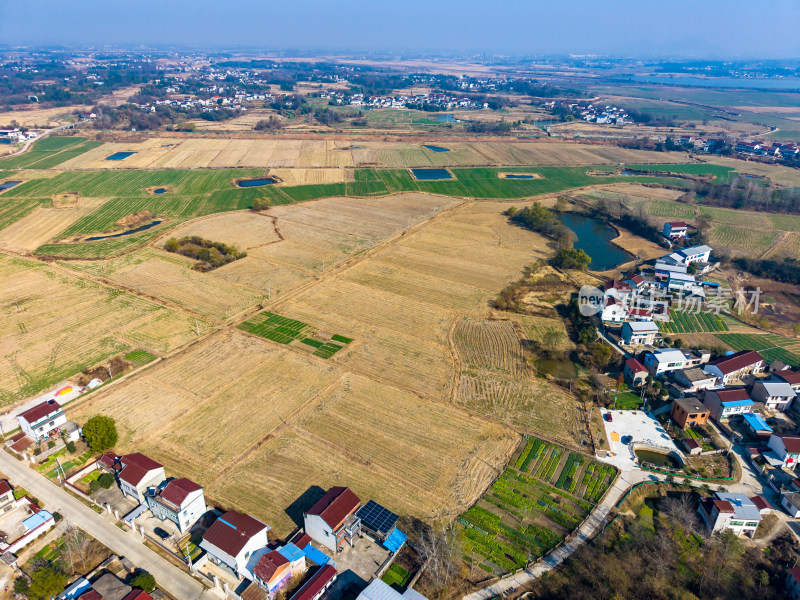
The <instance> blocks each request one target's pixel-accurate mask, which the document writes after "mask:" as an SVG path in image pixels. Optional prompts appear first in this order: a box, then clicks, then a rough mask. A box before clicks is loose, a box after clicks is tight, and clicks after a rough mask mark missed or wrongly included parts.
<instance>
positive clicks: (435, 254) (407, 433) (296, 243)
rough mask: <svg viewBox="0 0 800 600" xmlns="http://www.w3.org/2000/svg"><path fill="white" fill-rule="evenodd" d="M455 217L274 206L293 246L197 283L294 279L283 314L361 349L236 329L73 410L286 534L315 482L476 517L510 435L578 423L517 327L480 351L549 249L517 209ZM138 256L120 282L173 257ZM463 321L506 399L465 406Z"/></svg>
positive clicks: (272, 249)
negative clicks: (504, 305) (501, 300)
mask: <svg viewBox="0 0 800 600" xmlns="http://www.w3.org/2000/svg"><path fill="white" fill-rule="evenodd" d="M455 204H456V202H454V201H453V200H452V199H447V198H439V197H436V196H428V195H424V194H406V195H401V196H395V197H391V198H385V199H380V200H377V199H370V200H353V199H344V198H334V199H329V200H321V201H317V202H309V203H303V204H298V205H290V206H281V207H275V208H273V209H270V211H269V213H268V214H269V215H271V216H272V217H274V218H275V225H276V227H277V231H279V232H280V234H281V236H284V237H285V238H286V239H285V240H283V241H277V242H274V243H270V244H266V245H261V246H257V247H252V248H251V249H250V250H248V252H249V255H248V257H247V259H243V260H241V261H236V262H235V263H232V264H230V265H227V266H226V267H223V268H222V269H218V270H216V271H214V272H212V273H208V274H199V275H202V276H204V277H206V278H207V279H211V278H213V279H216V280H219V281H226V278H228V279H227V280H233V279H234V278H235V277H239V276H240V275H242V274H243V273H242V274H239V273H236V272H235V269H237V268H241V269H242V270H243V271H244V267H247V270H249V271H251V272H252V273H253V275H252V277H256V273H257V271H258V269H259V267H261V268H263V269H264V271H263V272H264V273H265V274H267V273H270V274H271V273H273V272H275V269H276V268H280V269H283V273H284V274H287V273H288V275H287V278H288V282H287V287H288V288H290V289H291V286H295V288H296V286H297V285H299V284H300V283H306V284H307V285H308V287H307V288H306V289H303V290H301V291H299V293H296V294H294V295H292V296H286V294H285V293H283V292H282V293H280V294H275V291H276V290H275V287H273V288H272V291H273V294H275V295H273V297H272V299H271V301H269V302H267V307H268V308H269V310H271V311H273V312H276V313H278V314H281V315H284V316H287V317H290V318H295V319H299V320H301V321H303V322H305V323H309V324H311V325H312V326H314V327H315V328H317V329H318V330H319V331H321V332H325V333H326V334H333V333H338V334H341V335H344V336H347V337H351V338H353V342H352V343H351V344H349V345H348V346H347V347H346V348H344V349H343V350H342V351H340V352H339V353H338V354H336V355H334V356H333V357H332V358H331V359H328V360H325V359H321V358H318V357H315V356H312V355H311V353H310V352H309V351H307V350H305V349H303V348H301V347H300V346H302V344H292V345H289V346H282V345H279V344H277V343H274V342H271V341H268V340H266V339H263V338H259V337H256V336H252V335H249V334H245V333H242V332H240V331H238V330H231V329H227V328H226V329H223V330H222V331H220V332H217V333H214V334H212V335H211V336H209V337H208V338H206V339H204V340H203V341H200V342H198V343H197V344H194V345H193V346H191V347H189V348H188V349H186V350H183V351H181V352H180V353H178V354H176V355H174V356H172V357H169V358H167V359H165V360H163V361H162V362H161V363H159V364H157V365H155V366H153V367H150V368H148V369H146V370H144V371H143V372H142V373H140V374H138V375H136V376H135V377H132V378H130V379H129V380H127V381H125V382H124V383H121V384H120V385H118V386H116V387H111V388H108V390H107V391H101V392H100V393H95V394H93V395H92V396H91V397H89V398H87V400H86V402H84V403H83V404H81V405H80V406H78V407H76V408H75V409H74V410H73V411H71V415H72V416H74V417H75V418H77V419H78V420H79V421H82V420H85V419H86V418H87V417H88V416H90V415H92V414H95V413H97V412H102V413H105V414H113V415H114V416H115V417H116V418H117V419H118V422H119V423H120V429H121V432H122V436H121V440H120V449H121V450H128V449H134V448H135V449H137V450H141V451H143V452H147V453H148V454H150V455H152V456H153V457H154V458H157V459H159V460H161V461H163V462H164V463H165V464H166V465H167V467H168V469H169V470H170V472H171V473H175V474H180V475H185V476H187V477H194V478H195V479H197V480H198V481H199V482H200V483H202V484H203V485H204V486H205V487H206V490H207V494H208V495H209V497H210V498H211V499H213V501H214V502H217V503H219V504H221V505H223V506H230V507H234V508H237V509H240V510H246V511H249V512H252V513H253V514H254V515H256V516H258V517H260V518H262V519H264V520H266V521H267V522H268V523H270V524H271V525H273V527H275V528H276V533H278V534H285V533H288V532H289V530H291V529H292V528H293V523H292V520H291V518H290V516H289V515H288V514H287V512H286V511H287V509H289V512H290V513H292V509H291V508H290V506H291V505H292V503H293V502H294V501H295V500H296V499H297V498H298V497H300V496H301V495H302V494H303V493H304V492H306V491H307V489H308V488H309V486H311V485H319V486H320V487H323V488H325V487H327V486H329V485H333V484H345V485H350V486H351V487H352V488H353V489H354V490H355V491H356V493H357V494H359V495H360V496H361V497H362V498H374V499H376V500H377V501H379V502H382V503H384V504H385V505H387V506H389V507H390V508H392V509H393V510H397V511H399V512H409V513H413V514H416V515H424V514H429V512H430V511H431V510H434V509H440V510H444V511H445V512H447V513H448V514H454V513H455V512H457V511H459V510H462V509H463V508H464V507H466V506H468V505H469V504H470V503H471V502H472V501H474V499H475V498H477V497H478V496H479V495H480V494H481V493H482V491H483V490H484V489H485V487H486V485H487V484H488V483H489V482H490V481H491V480H492V479H493V478H494V477H495V476H496V473H497V471H496V469H502V467H503V465H504V464H505V461H506V460H507V459H508V457H509V456H510V454H511V452H512V451H513V449H514V447H515V444H516V441H517V440H518V439H519V434H518V433H516V432H515V431H514V430H513V429H512V428H509V427H508V426H507V425H506V423H508V424H511V425H513V426H514V427H515V428H519V429H529V430H531V431H533V432H534V433H535V432H537V431H538V432H539V433H540V434H541V435H547V433H548V429H547V428H550V427H554V426H555V425H556V424H555V420H554V418H553V417H552V414H553V413H554V412H555V413H557V414H558V415H559V416H558V419H560V420H561V421H566V422H567V425H564V427H565V429H564V431H565V434H564V437H565V438H566V437H568V436H569V435H570V433H571V432H572V431H573V430H574V424H573V422H572V421H573V420H574V419H573V416H574V415H573V412H572V410H571V407H569V403H568V402H567V400H565V398H564V396H566V394H564V392H562V391H561V390H559V389H558V388H554V387H552V386H551V385H550V384H549V383H547V382H546V381H544V380H537V379H535V378H533V377H532V376H531V373H530V372H529V371H528V369H527V367H526V366H525V364H524V361H523V357H522V351H521V344H520V340H519V338H518V337H517V329H516V328H515V326H514V325H512V324H511V323H510V322H507V321H506V322H502V323H499V324H498V325H493V327H494V328H495V329H496V331H495V332H494V333H493V334H492V336H490V337H491V339H490V340H489V341H488V342H487V343H486V344H485V345H484V344H483V342H482V341H481V340H482V339H483V338H482V337H481V333H480V330H482V327H481V325H480V324H481V323H483V322H484V321H483V319H485V318H486V317H488V316H489V314H490V313H491V309H490V307H489V304H488V301H489V299H491V298H492V297H493V296H494V295H495V294H496V293H497V291H499V290H500V289H502V288H503V287H504V286H505V285H506V284H508V283H509V282H510V281H513V280H515V279H516V278H518V277H519V276H520V274H521V272H522V269H523V267H524V266H525V265H527V264H529V263H530V262H532V261H533V260H534V258H535V257H536V256H539V255H541V256H543V255H545V254H546V253H548V252H549V248H548V245H547V243H546V242H545V241H544V240H543V239H542V238H541V237H540V236H538V235H537V234H535V233H533V232H530V231H525V230H520V229H518V228H515V227H512V226H511V225H510V224H509V223H508V220H507V218H505V217H503V216H502V214H501V213H502V210H504V209H505V208H507V206H508V205H509V204H510V203H508V202H474V203H471V204H463V205H459V206H453V207H451V209H450V210H449V211H447V212H443V211H442V209H443V208H446V207H447V206H448V205H455ZM437 212H438V213H439V214H437ZM240 214H241V215H247V216H249V217H250V218H252V219H265V217H263V216H261V215H256V214H253V213H240ZM427 217H433V218H432V219H431V220H430V221H429V222H427V223H425V224H423V225H421V226H419V227H416V228H414V229H411V230H409V231H407V232H406V234H405V235H403V236H401V237H399V238H395V239H394V240H393V241H392V242H390V243H389V244H387V245H385V246H383V247H380V248H377V249H375V250H373V251H372V253H371V254H369V255H364V256H363V257H356V262H354V263H352V264H347V265H343V266H342V268H341V270H339V271H336V270H332V269H335V263H334V266H332V267H326V268H327V269H328V270H326V272H324V273H323V272H322V271H321V269H319V270H317V271H316V272H313V271H314V269H315V262H314V261H320V259H321V257H322V256H327V255H333V256H334V257H335V258H334V260H336V261H339V263H341V261H342V260H344V259H345V258H348V257H353V256H354V253H356V252H359V251H360V250H361V249H364V248H368V247H370V246H374V244H375V243H377V242H378V241H380V240H381V239H386V238H387V237H388V236H391V235H393V234H396V233H397V232H399V231H400V230H401V229H404V228H405V227H407V226H408V225H409V219H410V220H411V224H412V225H413V223H415V222H417V221H419V220H420V219H424V218H427ZM210 220H212V219H208V220H206V221H210ZM203 223H204V220H199V221H197V222H196V223H195V225H197V226H199V227H205V225H203ZM190 225H191V224H190ZM219 225H220V227H219V228H218V229H219V230H220V231H221V230H222V229H225V231H226V235H227V236H230V237H228V238H227V239H232V240H233V239H236V235H237V234H236V231H237V229H238V228H241V229H242V232H243V235H242V238H241V239H247V236H246V235H245V233H244V232H245V231H251V228H252V222H250V220H249V219H247V218H244V217H235V218H231V219H230V220H229V221H227V222H225V223H224V226H223V223H222V222H220V224H219ZM348 236H349V238H350V239H348ZM342 245H344V246H345V247H346V248H348V249H349V250H347V251H345V250H343V249H342ZM282 247H283V248H284V250H283V251H282V253H279V252H276V249H280V248H282ZM312 250H316V254H314V253H312ZM348 252H349V253H348ZM139 254H140V256H139V257H138V258H137V259H136V260H131V259H128V262H124V259H115V260H118V261H119V262H118V264H116V265H115V266H114V267H113V269H112V270H111V272H110V273H107V274H106V276H107V277H108V278H109V279H112V280H116V279H117V278H119V277H130V273H131V271H132V270H133V269H135V268H137V267H138V268H140V269H147V268H150V266H151V263H152V262H153V261H154V260H161V262H164V261H163V260H162V259H161V257H160V255H161V254H162V253H161V252H159V251H157V250H154V249H149V250H147V251H146V252H141V253H139ZM251 258H252V259H253V261H252V262H251V263H250V264H249V265H248V264H247V262H246V261H247V260H248V259H251ZM357 258H360V260H357ZM112 263H113V261H112ZM134 263H135V264H134ZM240 264H241V267H239V265H240ZM226 270H227V272H226ZM309 271H311V272H312V274H310V275H309V274H307V273H306V272H309ZM298 272H299V273H305V274H306V277H305V279H300V278H299V275H298ZM269 276H270V277H271V275H269ZM241 279H244V277H241ZM187 281H188V279H187ZM239 285H241V286H242V287H245V286H252V285H253V283H251V282H246V283H243V282H241V281H240V283H239ZM261 287H262V289H263V283H262V284H261ZM187 289H189V288H188V284H187ZM195 289H199V288H195ZM250 289H252V288H250ZM286 291H288V290H286ZM175 293H176V292H174V291H171V292H170V294H175ZM182 301H183V302H184V303H185V300H182ZM464 319H467V321H466V322H467V323H473V324H477V330H479V331H478V332H477V333H476V332H475V331H473V329H474V328H471V329H468V330H467V331H466V333H465V334H464V336H462V337H464V339H466V340H472V339H473V338H476V339H477V341H478V344H477V345H476V346H475V347H474V348H473V346H472V345H471V343H472V342H471V341H468V342H467V345H468V347H469V348H468V350H466V351H465V352H467V354H466V356H467V357H468V359H467V360H469V361H471V362H474V363H478V364H479V365H480V369H481V372H485V373H487V374H489V375H491V376H492V377H499V379H498V380H497V381H496V383H494V384H492V383H491V382H489V379H490V378H489V375H487V376H486V377H483V378H481V379H480V382H481V385H483V384H484V383H485V382H489V383H487V384H486V385H495V386H496V387H498V389H499V391H497V392H496V393H495V392H492V391H486V390H484V391H482V392H477V391H476V392H471V393H470V394H468V395H466V396H465V395H464V394H466V392H465V391H463V390H464V389H466V388H465V387H464V386H465V385H466V384H465V383H463V382H462V373H459V372H457V369H456V365H457V364H458V363H457V361H459V362H461V361H460V359H459V354H460V353H456V350H455V348H456V346H457V344H456V345H455V346H454V342H453V340H452V337H451V329H452V328H453V327H454V326H456V327H457V326H458V323H460V322H462V321H463V320H464ZM489 323H493V324H494V323H498V322H495V321H490V322H489ZM462 346H463V345H462ZM476 353H477V354H476ZM463 368H464V367H462V369H463ZM554 403H555V405H556V406H558V407H559V410H558V411H553V410H552V406H553V405H554ZM162 406H164V408H163V409H162V408H161V407H162ZM465 409H467V410H465ZM545 414H546V415H547V417H544V416H542V415H545ZM559 426H560V425H559ZM570 427H572V429H570ZM540 428H541V429H540ZM549 437H551V438H552V436H549ZM565 442H569V440H567V439H565ZM570 445H574V443H571V444H570ZM264 489H269V490H270V493H269V494H264V493H263V490H264ZM409 490H413V491H414V493H413V494H409V493H408V491H409Z"/></svg>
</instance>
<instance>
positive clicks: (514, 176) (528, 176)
mask: <svg viewBox="0 0 800 600" xmlns="http://www.w3.org/2000/svg"><path fill="white" fill-rule="evenodd" d="M506 179H533V175H510V174H509V175H506Z"/></svg>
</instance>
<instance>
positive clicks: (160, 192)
mask: <svg viewBox="0 0 800 600" xmlns="http://www.w3.org/2000/svg"><path fill="white" fill-rule="evenodd" d="M168 191H169V190H168V189H166V188H157V189H155V190H153V193H154V194H166V193H167V192H168Z"/></svg>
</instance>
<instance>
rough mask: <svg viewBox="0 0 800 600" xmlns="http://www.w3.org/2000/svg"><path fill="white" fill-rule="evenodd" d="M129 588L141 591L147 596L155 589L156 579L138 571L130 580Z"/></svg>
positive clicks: (145, 572)
mask: <svg viewBox="0 0 800 600" xmlns="http://www.w3.org/2000/svg"><path fill="white" fill-rule="evenodd" d="M131 587H135V588H140V589H143V590H144V591H145V592H147V593H148V594H149V593H150V592H152V591H153V589H154V588H155V587H156V578H155V577H153V576H152V575H151V574H150V573H148V572H147V571H141V570H140V571H139V572H138V573H137V574H136V576H135V577H134V578H133V579H132V580H131Z"/></svg>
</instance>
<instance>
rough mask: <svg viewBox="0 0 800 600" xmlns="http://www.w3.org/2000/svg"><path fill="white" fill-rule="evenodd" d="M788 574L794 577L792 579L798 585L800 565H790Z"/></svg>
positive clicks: (799, 581)
mask: <svg viewBox="0 0 800 600" xmlns="http://www.w3.org/2000/svg"><path fill="white" fill-rule="evenodd" d="M789 575H791V576H792V577H794V580H795V581H796V582H797V584H798V585H800V567H792V568H791V569H789Z"/></svg>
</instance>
